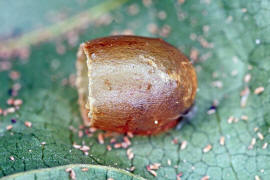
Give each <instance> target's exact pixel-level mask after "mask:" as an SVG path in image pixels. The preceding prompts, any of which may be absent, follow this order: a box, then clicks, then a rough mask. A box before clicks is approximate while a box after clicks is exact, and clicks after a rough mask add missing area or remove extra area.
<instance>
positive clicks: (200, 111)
mask: <svg viewBox="0 0 270 180" xmlns="http://www.w3.org/2000/svg"><path fill="white" fill-rule="evenodd" d="M143 2H144V3H143ZM143 2H141V1H135V0H134V1H132V0H130V1H128V2H126V1H122V0H116V1H104V2H100V1H93V2H91V3H90V2H89V4H88V2H85V4H80V3H84V2H83V1H82V2H79V4H77V5H74V4H68V3H67V4H65V6H66V7H68V8H67V9H70V12H69V11H67V15H66V18H64V19H63V20H61V21H58V22H48V21H46V18H45V19H44V17H45V16H42V17H39V16H41V15H40V14H42V13H43V12H44V13H45V14H46V13H48V12H50V10H51V11H54V13H57V12H60V11H59V10H58V9H59V8H58V7H59V6H61V5H62V4H63V2H60V1H59V2H52V1H51V2H48V3H47V5H46V6H43V5H40V4H37V3H36V4H35V3H34V1H33V0H28V3H30V4H32V3H34V4H33V6H34V7H35V10H36V11H37V12H33V15H32V16H35V15H36V16H35V17H32V16H31V15H29V14H31V13H30V12H31V11H29V9H28V6H25V5H23V4H21V5H20V3H19V2H18V4H17V3H16V4H13V5H12V4H10V6H7V5H6V6H1V4H4V3H5V2H4V1H3V2H1V3H0V20H1V19H2V20H3V19H4V20H5V27H4V28H3V29H2V30H1V31H0V36H1V37H4V38H0V41H1V42H0V56H1V57H3V58H2V59H1V60H0V67H3V66H7V64H9V63H10V64H11V65H12V68H11V69H9V70H1V69H0V71H1V72H0V87H1V88H0V107H1V108H2V109H6V108H7V107H9V106H8V105H7V104H6V101H7V100H8V99H9V98H10V95H9V92H10V91H9V90H10V88H11V87H12V86H13V85H14V83H16V82H18V83H20V84H21V86H22V88H21V90H20V91H19V92H18V96H17V97H16V98H19V99H22V100H23V104H22V105H21V106H20V109H19V110H17V111H16V112H15V113H10V114H8V115H7V116H3V115H0V177H2V176H7V175H11V174H14V173H17V172H24V171H29V170H33V169H40V168H50V167H56V166H62V165H67V164H75V163H79V164H98V165H104V166H112V167H116V168H121V169H125V170H130V168H132V167H135V170H134V171H132V172H133V173H134V174H136V175H139V176H141V177H144V178H146V179H154V178H155V179H176V177H177V175H178V174H179V175H181V179H201V178H202V177H205V176H209V177H210V179H254V178H255V176H258V177H259V178H260V179H267V178H268V177H269V176H270V165H269V163H268V162H269V160H270V159H269V155H270V150H269V146H268V147H267V146H266V145H267V144H268V143H269V141H270V135H269V127H270V113H269V108H270V95H269V94H270V78H269V77H270V63H269V62H270V61H269V59H270V53H269V52H270V45H269V42H270V36H269V33H270V29H269V24H270V18H269V17H270V11H269V8H268V7H269V5H270V2H269V1H268V0H254V1H252V2H247V1H245V0H235V1H209V0H201V1H196V0H188V1H185V2H184V3H181V2H182V1H172V0H168V1H156V0H152V4H148V3H147V2H149V1H146V0H144V1H143ZM9 8H10V9H9ZM39 8H40V11H38V9H39ZM15 10H16V11H17V12H20V13H22V14H27V16H25V17H24V16H22V15H21V16H18V15H16V14H10V12H13V11H15ZM84 13H85V14H87V15H85V14H84ZM7 14H8V15H9V16H10V17H9V16H7ZM90 14H92V15H93V16H90ZM37 15H39V16H37ZM85 16H87V17H88V16H89V17H90V18H89V19H88V18H87V19H86V20H85V21H80V20H82V18H83V17H85ZM7 17H9V18H11V20H12V21H7ZM30 17H31V19H29V18H30ZM106 20H107V21H106ZM79 21H80V22H79ZM16 22H17V23H16ZM26 22H29V23H31V25H29V24H27V23H26ZM84 25H85V26H84ZM39 26H41V27H42V28H38V27H39ZM81 26H84V27H81ZM155 26H156V27H157V29H158V32H156V33H155ZM71 27H72V28H71ZM14 28H19V29H22V30H21V31H22V33H21V36H14V35H13V34H12V33H10V32H12V31H14ZM65 28H66V29H65ZM71 30H72V31H71ZM70 31H71V32H70ZM130 31H131V32H133V33H134V34H136V35H142V36H152V37H161V38H163V39H165V40H166V41H168V42H170V43H171V44H173V45H174V46H176V47H178V48H179V49H181V51H183V52H184V53H185V54H186V55H187V56H189V57H190V56H191V57H193V61H194V66H195V67H196V71H197V76H198V83H199V88H198V93H197V97H196V103H195V109H197V111H196V113H195V114H194V116H193V117H192V118H191V119H190V120H189V121H188V122H187V123H185V124H184V125H183V127H182V128H181V129H178V128H175V129H173V130H170V131H168V132H166V133H163V134H160V135H157V136H149V137H140V136H136V137H134V138H132V139H131V146H130V147H129V148H131V149H132V152H133V153H134V158H133V159H132V160H129V159H128V157H127V154H126V153H127V150H126V149H123V148H120V149H116V148H114V147H113V146H114V143H111V142H110V140H111V137H109V138H105V142H104V144H100V143H99V142H98V134H99V133H102V131H97V132H95V133H94V134H93V135H92V136H90V137H89V136H88V135H87V134H86V133H83V136H82V137H81V135H79V134H81V131H84V130H81V129H80V128H79V126H80V125H81V124H82V120H81V117H80V114H79V109H78V105H77V98H78V97H77V92H76V89H75V88H74V87H73V86H71V85H63V80H64V82H65V81H66V79H72V77H73V76H74V75H75V73H76V72H75V60H76V52H77V49H78V46H79V43H81V42H84V41H87V40H90V39H94V38H97V37H101V36H108V35H110V34H115V33H116V32H119V33H123V32H130ZM46 32H48V34H49V35H48V36H44V33H45V35H46ZM9 33H10V34H9ZM153 33H154V34H153ZM37 38H40V39H37ZM76 38H78V40H76ZM29 47H30V56H29V57H27V53H25V51H26V52H27V49H28V48H29ZM14 52H16V53H17V55H18V52H19V55H20V57H21V58H24V60H22V59H20V58H18V57H17V56H16V57H15V56H14ZM9 53H13V54H9ZM20 53H21V54H20ZM196 54H198V57H197V58H196ZM4 56H9V57H10V58H9V59H8V60H6V59H5V58H4ZM191 57H190V59H191ZM3 64H4V65H3ZM12 70H15V71H18V72H20V74H21V77H20V78H19V79H18V80H11V78H10V77H9V74H10V72H11V71H12ZM72 75H73V76H72ZM247 75H250V77H251V80H250V81H249V82H247V81H245V80H244V79H247V77H248V76H247ZM258 87H264V91H263V92H261V93H260V94H255V93H254V91H255V90H256V89H257V88H258ZM247 88H248V89H249V91H250V92H249V94H248V93H246V95H245V96H240V94H241V92H242V91H243V90H244V89H247ZM245 98H247V100H246V103H244V102H245ZM213 102H218V105H217V108H216V112H214V113H213V111H209V109H210V108H211V106H212V105H213ZM241 102H242V106H243V105H244V104H245V107H242V106H241ZM211 112H212V113H211ZM246 117H248V119H247V120H243V119H246ZM11 119H16V123H13V124H12V122H11ZM228 120H229V121H228ZM26 121H29V122H31V123H32V127H31V128H29V127H26V126H25V124H24V123H25V122H26ZM13 122H14V121H13ZM228 122H231V123H228ZM8 125H12V126H13V128H12V129H11V130H7V129H6V127H7V126H8ZM80 130H81V131H80ZM222 137H224V145H222V143H220V139H222ZM176 140H177V141H176ZM116 141H117V142H122V141H123V135H119V136H117V137H116ZM173 142H174V143H173ZM175 142H176V143H175ZM183 142H186V143H187V144H186V147H185V148H184V145H183V144H184V143H183ZM74 143H76V144H78V145H84V144H85V145H87V146H89V147H90V150H89V154H88V155H85V154H84V153H83V152H82V151H81V150H79V149H76V148H74V147H72V145H73V144H74ZM107 145H111V146H112V150H111V151H108V150H107ZM154 163H160V164H161V166H160V168H159V169H158V170H155V172H156V173H157V177H154V176H153V175H152V174H151V173H150V172H149V171H148V170H147V166H148V165H150V164H154Z"/></svg>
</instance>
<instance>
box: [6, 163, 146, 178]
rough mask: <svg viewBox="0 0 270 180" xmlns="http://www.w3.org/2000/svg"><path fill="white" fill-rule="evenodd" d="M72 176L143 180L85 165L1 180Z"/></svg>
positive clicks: (13, 176) (26, 173) (125, 173)
mask: <svg viewBox="0 0 270 180" xmlns="http://www.w3.org/2000/svg"><path fill="white" fill-rule="evenodd" d="M71 171H73V172H72V175H73V174H74V175H75V178H76V179H97V180H103V179H104V180H107V179H108V178H113V179H124V180H143V178H141V177H139V176H135V175H133V174H131V173H129V172H127V171H124V170H121V169H116V168H112V167H106V166H97V165H87V164H74V165H66V166H59V167H53V168H44V169H39V170H32V171H28V172H23V173H17V174H14V175H11V176H7V177H5V178H3V180H11V179H12V180H23V179H26V180H30V179H35V180H42V179H43V180H45V179H69V177H71Z"/></svg>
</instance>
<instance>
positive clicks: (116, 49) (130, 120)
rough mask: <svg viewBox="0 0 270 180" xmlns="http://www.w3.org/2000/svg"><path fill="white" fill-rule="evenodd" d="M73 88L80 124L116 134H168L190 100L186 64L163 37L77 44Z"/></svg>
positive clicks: (191, 77) (190, 72)
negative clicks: (77, 94)
mask: <svg viewBox="0 0 270 180" xmlns="http://www.w3.org/2000/svg"><path fill="white" fill-rule="evenodd" d="M76 65H77V81H76V83H77V88H78V93H79V104H80V109H81V114H82V117H83V119H84V123H85V125H87V126H89V125H90V126H92V127H96V128H99V129H103V130H108V131H115V132H120V133H125V132H132V133H134V134H141V135H150V134H156V133H160V132H163V131H166V130H168V129H169V128H171V127H173V126H175V125H176V124H177V120H178V118H179V117H180V116H181V114H182V113H183V112H184V111H186V110H187V109H188V108H189V107H190V106H191V105H192V104H193V102H194V99H195V95H196V89H197V78H196V73H195V70H194V68H193V66H192V64H191V63H190V62H189V60H188V59H187V58H186V57H185V56H184V55H183V54H182V53H181V52H180V51H179V50H178V49H177V48H175V47H173V46H171V45H170V44H168V43H166V42H165V41H163V40H162V39H155V38H146V37H139V36H111V37H105V38H100V39H95V40H92V41H89V42H86V43H83V44H81V46H80V48H79V51H78V59H77V64H76Z"/></svg>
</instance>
